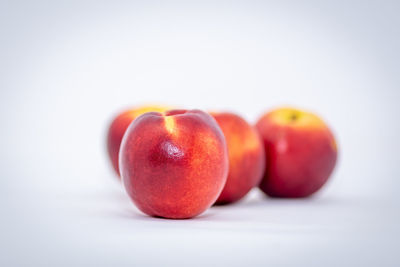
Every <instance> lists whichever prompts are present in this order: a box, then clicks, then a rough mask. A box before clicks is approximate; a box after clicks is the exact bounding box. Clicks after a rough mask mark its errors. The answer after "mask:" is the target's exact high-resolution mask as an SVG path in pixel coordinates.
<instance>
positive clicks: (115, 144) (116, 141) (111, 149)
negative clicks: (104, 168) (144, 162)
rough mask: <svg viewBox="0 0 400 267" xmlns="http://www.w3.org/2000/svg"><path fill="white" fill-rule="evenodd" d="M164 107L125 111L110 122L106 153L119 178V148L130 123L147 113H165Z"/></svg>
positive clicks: (146, 107) (138, 108)
mask: <svg viewBox="0 0 400 267" xmlns="http://www.w3.org/2000/svg"><path fill="white" fill-rule="evenodd" d="M166 110H167V108H166V107H161V106H142V107H136V108H132V109H129V110H126V111H124V112H122V113H120V114H119V115H118V116H117V117H115V118H114V120H113V121H112V123H111V125H110V127H109V129H108V133H107V152H108V156H109V158H110V160H111V163H112V166H113V168H114V170H115V172H116V173H117V174H118V177H119V176H120V173H119V166H118V155H119V148H120V146H121V141H122V137H123V136H124V134H125V131H126V129H128V126H129V125H130V124H131V122H132V121H133V120H134V119H135V118H136V117H138V116H140V115H142V114H143V113H145V112H149V111H166Z"/></svg>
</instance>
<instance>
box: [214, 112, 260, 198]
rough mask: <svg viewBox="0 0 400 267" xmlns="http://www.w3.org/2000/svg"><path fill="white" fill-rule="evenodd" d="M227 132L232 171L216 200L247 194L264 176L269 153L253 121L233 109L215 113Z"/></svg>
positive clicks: (223, 130) (240, 196) (230, 168)
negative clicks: (250, 122)
mask: <svg viewBox="0 0 400 267" xmlns="http://www.w3.org/2000/svg"><path fill="white" fill-rule="evenodd" d="M211 115H212V116H213V117H214V118H215V120H216V121H217V122H218V124H219V126H220V127H221V129H222V132H223V133H224V136H225V139H226V143H227V146H228V154H229V174H228V179H227V181H226V184H225V187H224V189H223V190H222V193H221V195H220V196H219V197H218V199H217V202H216V203H215V204H217V205H222V204H229V203H233V202H235V201H238V200H240V199H241V198H243V197H244V196H245V195H246V194H247V193H248V192H249V191H250V190H251V189H252V188H253V187H255V186H257V185H258V184H259V183H260V181H261V179H262V178H263V174H264V169H265V153H264V147H263V143H262V141H261V138H260V136H259V134H258V132H257V131H256V129H255V128H253V127H252V126H251V125H250V124H248V123H247V122H246V121H245V120H244V119H243V118H241V117H240V116H238V115H235V114H232V113H212V114H211Z"/></svg>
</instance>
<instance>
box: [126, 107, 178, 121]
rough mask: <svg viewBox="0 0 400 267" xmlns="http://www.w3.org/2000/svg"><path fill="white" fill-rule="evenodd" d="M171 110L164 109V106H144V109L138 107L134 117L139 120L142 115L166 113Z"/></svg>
mask: <svg viewBox="0 0 400 267" xmlns="http://www.w3.org/2000/svg"><path fill="white" fill-rule="evenodd" d="M169 109H171V108H170V107H164V106H156V105H152V106H142V107H138V108H135V109H133V110H132V113H131V114H132V116H133V117H135V118H137V117H139V116H140V115H142V114H144V113H147V112H165V111H167V110H169Z"/></svg>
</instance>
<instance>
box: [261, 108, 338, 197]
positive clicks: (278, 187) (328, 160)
mask: <svg viewBox="0 0 400 267" xmlns="http://www.w3.org/2000/svg"><path fill="white" fill-rule="evenodd" d="M273 112H279V109H278V110H276V111H273ZM273 112H270V113H267V114H265V115H264V116H263V117H262V118H261V119H260V120H259V121H258V122H257V125H256V128H257V129H258V131H259V133H260V134H261V136H262V138H263V142H264V147H265V151H266V158H267V165H266V171H265V174H264V178H263V180H262V182H261V184H260V189H261V190H262V191H263V192H264V193H266V194H267V195H268V196H271V197H282V198H300V197H308V196H310V195H312V194H313V193H315V192H317V191H318V190H319V189H320V188H321V187H322V186H323V185H324V184H325V183H326V181H327V180H328V178H329V177H330V176H331V174H332V172H333V169H334V167H335V164H336V160H337V147H336V142H335V139H334V136H333V134H332V132H331V131H330V129H329V128H328V127H327V126H326V125H325V124H324V123H323V122H322V120H321V121H319V122H317V123H315V124H310V125H307V122H305V123H304V125H301V126H296V124H291V123H290V122H289V123H287V124H281V123H276V122H274V120H273V119H272V117H273V115H272V113H273ZM305 116H307V115H305Z"/></svg>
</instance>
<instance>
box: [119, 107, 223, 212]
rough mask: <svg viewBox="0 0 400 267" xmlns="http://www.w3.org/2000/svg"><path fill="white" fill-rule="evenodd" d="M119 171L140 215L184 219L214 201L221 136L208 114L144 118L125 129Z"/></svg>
mask: <svg viewBox="0 0 400 267" xmlns="http://www.w3.org/2000/svg"><path fill="white" fill-rule="evenodd" d="M119 166H120V170H121V175H122V180H123V183H124V186H125V189H126V191H127V192H128V194H129V196H130V197H131V199H132V200H133V202H134V203H135V204H136V206H137V207H138V208H139V209H140V210H141V211H142V212H144V213H146V214H148V215H150V216H156V217H164V218H171V219H184V218H191V217H194V216H197V215H199V214H200V213H202V212H204V211H205V210H206V209H207V208H209V207H210V206H211V205H212V204H213V203H214V202H215V200H216V199H217V197H218V196H219V194H220V193H221V191H222V188H223V187H224V185H225V183H226V178H227V173H228V168H229V162H228V152H227V146H226V143H225V138H224V136H223V133H222V131H221V129H220V128H219V126H218V124H217V122H216V121H215V120H214V119H213V118H212V117H211V116H210V115H209V114H207V113H205V112H203V111H200V110H189V111H187V110H171V111H167V112H165V113H164V114H161V113H157V112H149V113H145V114H143V115H141V116H140V117H138V118H137V119H136V120H135V121H134V122H133V123H132V124H131V125H130V126H129V128H128V130H127V132H126V134H125V135H124V138H123V141H122V145H121V149H120V162H119Z"/></svg>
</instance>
